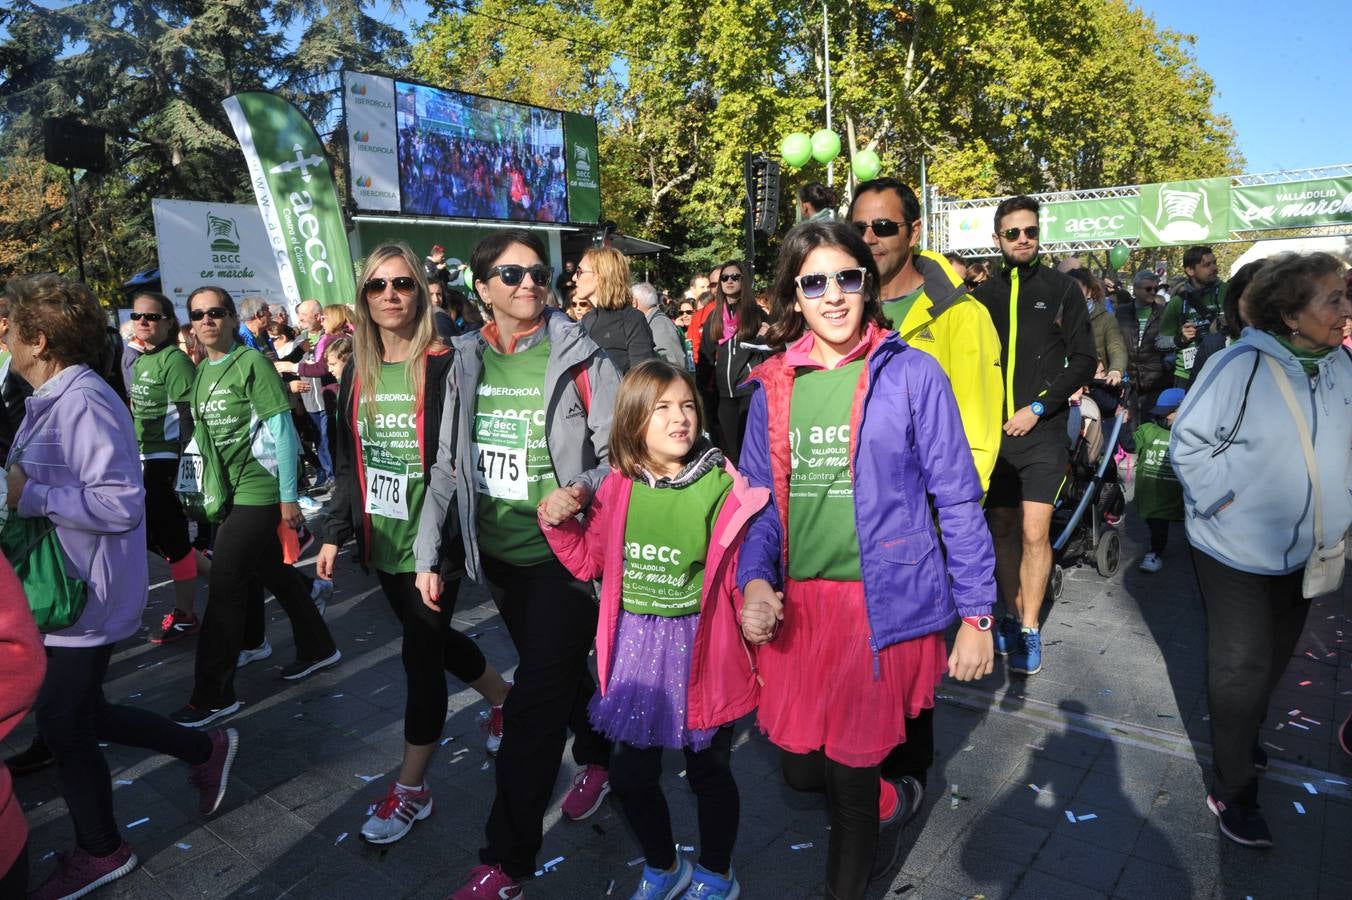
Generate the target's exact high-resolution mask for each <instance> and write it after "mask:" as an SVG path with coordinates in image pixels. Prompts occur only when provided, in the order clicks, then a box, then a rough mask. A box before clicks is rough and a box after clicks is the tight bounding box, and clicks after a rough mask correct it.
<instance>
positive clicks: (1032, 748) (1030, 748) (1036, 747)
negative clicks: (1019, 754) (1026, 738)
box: [1024, 744, 1047, 750]
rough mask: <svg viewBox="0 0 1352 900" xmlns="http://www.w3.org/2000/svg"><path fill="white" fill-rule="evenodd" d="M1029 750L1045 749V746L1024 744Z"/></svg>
mask: <svg viewBox="0 0 1352 900" xmlns="http://www.w3.org/2000/svg"><path fill="white" fill-rule="evenodd" d="M1024 746H1025V747H1027V748H1028V749H1029V750H1046V749H1047V748H1046V747H1039V746H1038V745H1037V744H1024Z"/></svg>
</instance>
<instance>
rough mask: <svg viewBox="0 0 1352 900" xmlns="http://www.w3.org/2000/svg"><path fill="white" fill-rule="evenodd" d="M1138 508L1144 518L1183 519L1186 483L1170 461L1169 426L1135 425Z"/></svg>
mask: <svg viewBox="0 0 1352 900" xmlns="http://www.w3.org/2000/svg"><path fill="white" fill-rule="evenodd" d="M1134 478H1135V482H1136V497H1135V500H1134V502H1135V504H1136V511H1137V512H1138V513H1140V514H1141V518H1143V519H1164V520H1166V521H1169V522H1182V521H1183V486H1182V485H1181V484H1179V483H1178V476H1177V475H1175V474H1174V466H1173V463H1171V462H1170V461H1169V429H1167V428H1164V427H1163V426H1160V425H1156V424H1155V423H1154V422H1146V423H1145V424H1144V425H1142V426H1141V427H1139V428H1137V429H1136V472H1135V476H1134Z"/></svg>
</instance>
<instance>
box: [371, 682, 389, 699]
mask: <svg viewBox="0 0 1352 900" xmlns="http://www.w3.org/2000/svg"><path fill="white" fill-rule="evenodd" d="M389 688H390V686H389V685H388V684H382V685H381V686H380V687H378V688H376V689H375V690H374V691H372V692H371V696H372V697H374V696H375V695H376V694H379V693H380V692H381V691H386V690H389Z"/></svg>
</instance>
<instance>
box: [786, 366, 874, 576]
mask: <svg viewBox="0 0 1352 900" xmlns="http://www.w3.org/2000/svg"><path fill="white" fill-rule="evenodd" d="M863 368H864V360H862V359H857V360H854V361H853V362H849V363H846V364H845V365H843V366H840V367H839V368H836V369H831V370H825V369H821V370H814V371H808V372H802V373H800V374H799V375H798V376H797V377H796V378H794V380H793V397H792V399H791V400H790V401H789V452H790V454H791V455H792V468H791V469H790V471H789V554H788V555H789V577H790V578H792V579H794V580H795V581H805V580H807V579H809V578H827V579H830V580H832V581H859V580H861V579H862V577H863V576H862V575H861V574H860V572H859V535H858V533H857V531H856V525H855V519H854V481H853V479H852V478H851V476H850V409H851V407H852V406H853V404H854V393H855V388H856V387H857V386H858V384H859V376H860V374H861V373H862V372H863Z"/></svg>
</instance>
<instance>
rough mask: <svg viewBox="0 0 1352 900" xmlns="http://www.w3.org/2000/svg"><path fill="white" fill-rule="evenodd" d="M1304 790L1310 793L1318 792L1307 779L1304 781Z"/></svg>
mask: <svg viewBox="0 0 1352 900" xmlns="http://www.w3.org/2000/svg"><path fill="white" fill-rule="evenodd" d="M1305 790H1307V791H1309V792H1310V793H1311V794H1318V793H1319V792H1318V791H1316V790H1315V789H1314V785H1312V784H1310V783H1309V782H1308V781H1307V782H1305Z"/></svg>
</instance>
